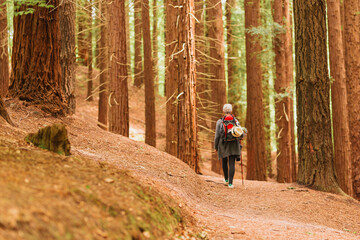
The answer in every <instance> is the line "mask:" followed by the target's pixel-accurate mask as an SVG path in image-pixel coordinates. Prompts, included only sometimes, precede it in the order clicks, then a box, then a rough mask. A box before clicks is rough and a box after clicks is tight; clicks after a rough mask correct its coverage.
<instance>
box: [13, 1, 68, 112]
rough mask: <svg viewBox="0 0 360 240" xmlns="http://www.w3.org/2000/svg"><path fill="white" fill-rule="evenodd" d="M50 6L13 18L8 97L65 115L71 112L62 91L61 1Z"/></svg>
mask: <svg viewBox="0 0 360 240" xmlns="http://www.w3.org/2000/svg"><path fill="white" fill-rule="evenodd" d="M48 3H49V4H51V5H53V6H55V8H45V7H38V6H34V9H35V12H34V13H33V14H26V15H18V16H15V17H14V45H13V53H12V72H11V78H10V88H9V94H10V96H11V97H18V98H19V99H20V100H25V101H28V102H31V103H32V104H35V105H39V106H41V108H42V109H43V110H44V111H46V112H49V113H52V114H53V115H65V114H67V113H68V112H69V110H68V106H67V102H66V99H65V97H64V94H63V92H62V90H61V80H62V79H61V64H60V41H61V38H60V24H59V23H60V20H59V8H57V6H58V3H59V1H58V0H51V1H50V2H48ZM21 10H23V8H20V11H21Z"/></svg>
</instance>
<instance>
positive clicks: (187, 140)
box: [177, 0, 200, 173]
mask: <svg viewBox="0 0 360 240" xmlns="http://www.w3.org/2000/svg"><path fill="white" fill-rule="evenodd" d="M180 4H181V5H182V6H183V8H181V9H180V11H179V23H180V24H179V29H178V33H179V38H178V42H179V43H182V44H179V45H178V49H177V52H179V51H181V50H183V51H182V52H180V53H179V58H178V60H179V61H178V63H179V65H178V66H179V67H178V74H179V84H178V89H179V93H183V94H182V95H181V96H179V102H178V112H179V115H178V116H179V129H180V131H179V139H178V157H179V158H180V159H181V160H182V161H184V162H185V163H187V164H188V165H189V166H190V167H191V168H192V169H193V170H194V171H195V172H196V173H199V172H200V167H199V155H198V149H197V114H196V67H195V65H196V63H195V19H194V18H193V17H189V16H191V15H193V16H194V14H195V13H194V0H181V1H180Z"/></svg>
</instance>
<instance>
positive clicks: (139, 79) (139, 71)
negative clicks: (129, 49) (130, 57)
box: [134, 0, 144, 87]
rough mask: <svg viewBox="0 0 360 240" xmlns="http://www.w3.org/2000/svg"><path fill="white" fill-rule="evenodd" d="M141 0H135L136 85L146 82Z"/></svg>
mask: <svg viewBox="0 0 360 240" xmlns="http://www.w3.org/2000/svg"><path fill="white" fill-rule="evenodd" d="M141 11H142V8H141V0H134V18H135V20H134V24H135V27H134V29H135V56H134V86H136V87H141V85H142V84H143V83H144V78H143V76H144V75H143V60H142V55H141V44H142V41H141V39H142V27H141V26H142V21H141Z"/></svg>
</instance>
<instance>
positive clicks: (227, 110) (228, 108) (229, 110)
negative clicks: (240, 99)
mask: <svg viewBox="0 0 360 240" xmlns="http://www.w3.org/2000/svg"><path fill="white" fill-rule="evenodd" d="M223 112H224V113H226V114H230V113H232V106H231V104H228V103H227V104H225V105H224V107H223Z"/></svg>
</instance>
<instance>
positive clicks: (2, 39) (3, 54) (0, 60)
mask: <svg viewBox="0 0 360 240" xmlns="http://www.w3.org/2000/svg"><path fill="white" fill-rule="evenodd" d="M5 3H6V1H5V0H1V1H0V44H1V45H0V98H1V96H6V93H7V91H8V88H9V52H8V29H7V14H6V4H5Z"/></svg>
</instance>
